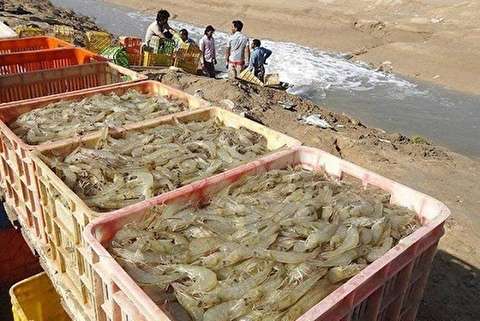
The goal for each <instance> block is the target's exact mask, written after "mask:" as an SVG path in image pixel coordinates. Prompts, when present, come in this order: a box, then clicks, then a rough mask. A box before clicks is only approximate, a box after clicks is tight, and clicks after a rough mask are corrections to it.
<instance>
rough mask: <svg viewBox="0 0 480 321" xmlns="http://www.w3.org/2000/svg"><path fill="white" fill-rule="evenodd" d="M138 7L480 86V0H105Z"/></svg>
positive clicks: (453, 85) (431, 78)
mask: <svg viewBox="0 0 480 321" xmlns="http://www.w3.org/2000/svg"><path fill="white" fill-rule="evenodd" d="M106 1H107V2H113V3H117V4H122V5H126V6H131V7H133V8H135V9H136V10H144V11H149V12H155V11H156V10H158V9H160V8H166V9H168V10H169V11H170V12H171V13H172V15H174V16H175V19H178V20H181V21H186V22H190V23H194V24H198V25H206V24H212V25H214V26H215V27H216V28H217V29H218V30H223V31H229V30H230V22H231V21H232V20H233V19H237V18H238V19H241V20H243V21H244V22H245V32H246V33H248V34H249V35H250V36H252V37H258V38H260V39H272V40H277V41H292V42H295V43H299V44H303V45H306V46H310V47H314V48H319V49H322V50H329V51H338V52H343V53H352V54H353V55H354V57H353V59H356V60H362V61H366V62H369V63H372V64H373V65H375V66H379V65H380V64H382V63H383V62H385V61H389V62H391V65H392V67H393V71H394V72H397V73H400V74H402V75H405V76H408V77H411V78H417V79H420V80H423V81H427V82H433V83H436V84H440V85H443V86H445V87H447V88H450V89H455V90H458V91H462V92H466V93H471V94H478V93H480V77H478V75H479V74H480V63H479V62H478V52H480V28H479V27H478V21H479V19H480V2H478V1H462V2H459V1H455V0H441V1H428V2H426V1H423V2H420V1H404V0H363V1H362V0H360V1H359V0H300V1H278V0H264V1H254V0H242V1H233V0H226V1H219V0H195V1H192V0H183V1H175V0H162V1H160V0H153V1H142V0H106Z"/></svg>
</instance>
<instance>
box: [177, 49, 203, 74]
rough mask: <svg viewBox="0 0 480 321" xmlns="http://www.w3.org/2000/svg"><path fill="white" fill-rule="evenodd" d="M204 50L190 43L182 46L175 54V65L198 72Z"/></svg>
mask: <svg viewBox="0 0 480 321" xmlns="http://www.w3.org/2000/svg"><path fill="white" fill-rule="evenodd" d="M201 56H202V52H201V51H200V49H198V47H196V46H192V45H188V47H186V48H180V49H178V51H177V52H176V54H175V62H174V64H173V65H174V66H175V67H178V68H182V69H183V70H184V71H186V72H188V73H191V74H196V73H197V71H198V65H199V63H200V58H201Z"/></svg>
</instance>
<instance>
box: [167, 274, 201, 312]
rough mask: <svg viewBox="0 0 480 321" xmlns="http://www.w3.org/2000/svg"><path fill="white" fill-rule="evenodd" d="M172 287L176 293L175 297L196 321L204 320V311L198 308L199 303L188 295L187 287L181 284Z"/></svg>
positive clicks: (174, 284)
mask: <svg viewBox="0 0 480 321" xmlns="http://www.w3.org/2000/svg"><path fill="white" fill-rule="evenodd" d="M172 287H173V289H174V291H175V297H176V298H177V300H178V302H179V303H180V304H181V305H182V307H183V308H184V309H185V310H186V311H187V312H188V314H190V316H191V317H192V319H193V320H194V321H202V320H203V313H204V311H203V309H202V308H199V307H198V303H197V301H196V300H195V299H194V298H193V297H192V296H191V295H189V294H188V293H187V289H186V287H185V286H182V285H181V284H179V283H173V284H172Z"/></svg>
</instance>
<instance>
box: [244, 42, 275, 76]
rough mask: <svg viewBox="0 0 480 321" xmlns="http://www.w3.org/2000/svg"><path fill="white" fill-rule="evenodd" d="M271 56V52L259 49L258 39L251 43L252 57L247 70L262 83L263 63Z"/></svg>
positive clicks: (263, 74)
mask: <svg viewBox="0 0 480 321" xmlns="http://www.w3.org/2000/svg"><path fill="white" fill-rule="evenodd" d="M271 55H272V51H271V50H269V49H267V48H263V47H261V42H260V40H258V39H253V41H252V55H251V57H250V63H249V65H248V68H249V69H250V70H252V71H253V74H254V75H255V77H257V78H258V79H260V81H261V82H264V78H265V62H266V61H267V59H268V57H270V56H271Z"/></svg>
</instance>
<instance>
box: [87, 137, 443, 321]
mask: <svg viewBox="0 0 480 321" xmlns="http://www.w3.org/2000/svg"><path fill="white" fill-rule="evenodd" d="M302 151H306V152H312V151H313V152H319V153H321V154H323V155H327V156H328V157H329V158H331V159H333V160H336V161H337V162H340V163H342V164H343V165H346V168H347V169H349V170H360V171H361V172H363V174H364V176H363V177H362V178H359V179H362V180H363V179H366V180H370V179H372V178H373V180H375V179H378V178H381V179H382V180H385V182H388V183H389V185H391V186H392V188H393V187H395V188H401V189H403V190H405V191H409V192H413V193H415V194H416V195H418V196H419V197H422V198H424V199H425V200H429V201H431V202H433V203H435V204H437V205H438V208H439V210H440V211H439V213H438V215H436V216H435V217H434V218H433V219H430V220H429V221H424V222H422V226H421V227H420V228H419V229H417V230H416V231H415V232H414V233H412V234H411V235H409V236H407V237H405V238H403V239H401V240H400V241H399V243H398V244H397V245H396V246H394V247H393V248H391V249H390V250H389V251H388V252H387V253H386V254H384V255H383V256H382V257H380V258H379V259H377V260H376V261H374V262H372V263H370V264H369V265H368V266H367V267H366V268H365V269H363V270H362V271H361V272H360V273H358V274H357V275H356V276H354V277H352V278H351V279H349V280H348V281H347V282H346V283H344V284H343V285H342V286H340V287H339V288H337V289H336V290H335V291H333V292H332V293H330V294H329V295H328V296H327V297H325V298H324V299H322V300H321V301H320V302H319V303H317V304H316V305H315V306H313V307H312V308H311V309H310V310H308V311H306V312H305V313H304V314H303V315H302V316H301V317H300V318H299V319H298V321H308V320H316V319H317V318H319V317H321V316H322V314H323V313H326V312H327V311H329V310H330V309H332V308H334V307H335V306H336V305H338V303H339V302H342V301H343V300H344V299H346V298H347V297H348V296H349V295H351V294H352V292H354V290H355V289H356V287H357V286H358V285H360V284H363V283H364V282H366V281H368V279H369V278H371V277H372V276H373V275H375V274H376V273H378V272H380V271H381V270H382V269H383V268H385V267H386V266H387V265H388V264H389V263H391V262H392V261H393V260H394V259H395V258H396V257H398V256H400V255H401V254H402V253H404V252H405V251H406V250H407V249H408V248H411V247H414V246H415V245H416V244H417V241H419V240H421V239H423V238H425V237H426V235H427V232H433V231H434V230H435V229H436V228H438V227H439V226H441V225H442V224H443V223H444V222H445V220H446V219H447V218H448V217H449V216H450V214H451V213H450V210H449V209H448V207H447V206H446V205H445V204H444V203H443V202H440V201H439V200H437V199H435V198H433V197H431V196H429V195H426V194H424V193H422V192H418V191H416V190H414V189H412V188H410V187H408V186H406V185H403V184H401V183H398V182H395V181H393V180H391V179H389V178H386V177H384V176H382V175H379V174H376V173H374V172H372V171H370V170H368V169H364V168H362V167H360V166H358V165H355V164H353V163H351V162H349V161H346V160H343V159H341V158H339V157H336V156H334V155H332V154H329V153H327V152H325V151H323V150H321V149H317V148H313V147H307V146H297V147H292V148H291V149H289V150H284V151H279V152H276V153H274V154H271V155H268V156H266V157H264V158H263V159H259V160H257V161H254V162H251V163H248V164H246V166H248V169H246V167H245V168H244V169H243V170H242V169H241V168H234V169H231V170H229V171H226V172H224V173H220V174H217V175H214V176H211V177H210V178H205V179H203V180H201V181H197V182H194V183H192V184H189V185H187V186H185V188H181V189H177V190H175V192H176V193H172V192H169V193H165V194H162V195H161V197H159V198H158V199H157V201H156V202H151V204H150V206H153V205H160V204H164V203H166V202H168V201H171V200H174V199H176V198H179V197H182V196H185V195H187V194H189V193H191V192H193V191H194V190H196V189H198V188H201V187H202V186H206V185H207V184H208V183H209V182H211V183H215V182H220V181H223V180H226V178H227V177H234V176H238V175H239V174H241V173H242V172H248V171H250V170H253V169H255V168H256V166H257V165H262V164H265V163H267V162H268V161H269V160H274V159H276V158H277V157H279V156H282V155H285V156H286V155H289V154H291V155H295V154H296V153H298V152H302ZM267 171H268V169H267ZM347 174H348V173H347ZM247 175H250V174H247ZM372 185H373V184H372ZM418 214H419V213H417V215H418ZM130 215H135V212H133V211H129V212H123V213H109V214H106V215H104V216H102V217H98V218H96V219H95V220H93V221H91V222H90V223H89V224H88V225H87V227H86V228H85V230H84V233H83V237H84V239H85V241H86V242H87V244H88V247H89V248H92V249H93V251H95V252H97V255H98V256H100V257H102V259H106V260H107V261H108V262H105V261H104V262H101V263H100V267H99V269H101V270H102V271H104V270H106V269H105V267H104V266H103V264H108V265H109V266H108V271H109V272H111V273H109V277H110V278H111V279H113V280H114V281H115V282H116V283H117V285H118V287H119V288H120V289H121V290H122V291H125V292H129V293H132V294H133V295H132V296H133V297H132V298H131V299H132V301H134V302H133V303H134V304H135V307H138V309H139V310H140V311H142V308H145V310H146V311H153V313H154V314H153V315H150V314H144V315H145V316H147V320H157V321H164V320H166V319H165V317H166V314H165V313H164V312H163V310H162V309H161V308H160V307H158V305H157V304H155V303H154V302H153V300H152V299H151V298H150V297H149V296H148V295H147V294H146V293H145V292H144V291H143V290H142V289H141V288H140V286H139V285H138V284H137V283H136V282H135V281H134V280H133V279H132V278H131V277H130V276H129V275H128V274H127V272H126V271H125V270H124V269H123V268H122V267H121V266H120V265H119V264H118V263H117V261H116V260H115V259H114V258H113V257H112V256H111V255H110V253H109V252H108V251H107V250H106V249H105V247H104V246H103V245H102V244H101V243H100V242H99V241H98V240H97V238H96V237H95V235H96V230H97V229H99V228H102V226H103V225H105V224H106V223H113V222H115V221H119V220H121V219H122V218H126V217H128V216H130ZM441 234H442V235H443V232H442V233H441ZM95 264H97V265H98V263H96V262H94V265H95ZM112 264H113V265H112ZM383 278H384V279H386V278H387V277H386V276H384V277H383ZM125 280H126V282H124V281H125ZM125 283H126V284H125ZM374 291H375V289H372V290H371V293H373V292H374ZM126 305H127V306H128V305H130V308H131V309H132V308H133V309H135V308H134V307H131V305H132V304H131V303H130V302H128V303H127V304H126ZM167 320H168V318H167Z"/></svg>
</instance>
